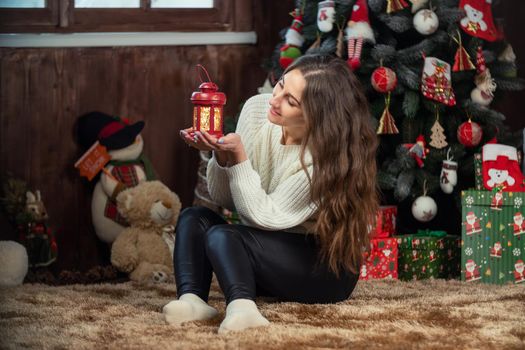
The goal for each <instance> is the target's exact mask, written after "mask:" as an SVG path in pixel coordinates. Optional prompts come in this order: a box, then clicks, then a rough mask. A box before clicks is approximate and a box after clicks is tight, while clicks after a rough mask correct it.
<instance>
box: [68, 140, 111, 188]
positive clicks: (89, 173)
mask: <svg viewBox="0 0 525 350" xmlns="http://www.w3.org/2000/svg"><path fill="white" fill-rule="evenodd" d="M110 160H111V156H110V155H109V154H108V152H107V150H106V147H104V146H102V145H101V144H100V143H99V142H98V141H97V142H95V143H94V144H93V146H91V147H90V148H89V149H88V150H87V152H86V153H84V154H83V155H82V157H80V159H79V160H77V162H76V163H75V168H77V169H78V170H79V172H80V176H85V177H87V178H88V180H89V181H91V180H92V179H93V178H94V177H95V176H96V175H97V174H98V173H99V171H100V170H102V169H103V168H104V166H105V165H106V164H107V163H108V162H109V161H110Z"/></svg>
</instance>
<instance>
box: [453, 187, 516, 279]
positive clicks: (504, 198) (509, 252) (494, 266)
mask: <svg viewBox="0 0 525 350" xmlns="http://www.w3.org/2000/svg"><path fill="white" fill-rule="evenodd" d="M524 201H525V193H523V192H503V191H498V190H494V191H479V190H468V191H463V192H462V193H461V205H462V220H463V222H462V229H461V231H462V247H461V279H462V280H463V281H467V282H473V281H481V282H485V283H494V284H504V283H524V282H525V271H524V260H525V244H524V243H525V221H524V220H523V204H524Z"/></svg>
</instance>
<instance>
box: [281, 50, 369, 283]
mask: <svg viewBox="0 0 525 350" xmlns="http://www.w3.org/2000/svg"><path fill="white" fill-rule="evenodd" d="M294 69H298V70H299V71H301V73H302V74H303V76H304V79H305V80H306V86H305V88H304V91H303V94H302V98H301V106H302V110H303V114H304V117H305V119H306V125H307V134H306V137H305V138H304V139H303V141H302V155H301V163H302V164H303V169H305V171H306V167H305V166H304V154H305V151H306V149H308V151H310V154H311V155H312V160H313V173H312V176H311V178H310V184H311V187H310V190H311V197H312V200H313V202H314V203H315V204H316V205H317V208H318V212H317V216H318V217H317V224H316V231H317V233H318V239H319V244H320V258H321V260H322V261H325V262H326V263H327V265H328V266H329V268H330V270H332V271H333V272H334V273H335V274H337V275H339V273H340V272H341V271H345V270H346V271H351V272H353V273H358V272H359V269H360V267H361V264H362V263H363V251H364V250H365V249H368V245H369V235H368V232H369V230H370V227H371V225H373V224H374V221H375V215H376V211H377V208H378V191H377V185H376V171H377V170H376V150H377V147H378V139H377V136H376V133H375V131H374V129H373V127H372V125H371V117H370V112H369V109H368V102H367V100H366V97H365V95H364V93H363V89H362V87H361V84H360V82H359V80H358V79H357V78H356V76H355V75H354V74H353V73H352V71H351V70H350V68H349V67H348V65H347V64H346V62H345V61H343V60H342V59H339V58H335V57H331V56H326V55H305V56H302V57H300V58H299V59H297V60H295V61H294V62H293V63H292V64H291V65H290V66H289V67H288V68H287V69H286V71H285V72H284V73H285V74H286V73H287V72H289V71H291V70H294Z"/></svg>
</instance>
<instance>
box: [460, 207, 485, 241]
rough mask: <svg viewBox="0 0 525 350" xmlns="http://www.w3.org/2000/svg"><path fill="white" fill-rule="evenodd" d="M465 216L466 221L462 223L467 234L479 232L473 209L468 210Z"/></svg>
mask: <svg viewBox="0 0 525 350" xmlns="http://www.w3.org/2000/svg"><path fill="white" fill-rule="evenodd" d="M465 218H466V220H467V222H464V223H463V224H464V225H465V230H466V234H467V236H470V235H472V234H474V233H476V232H481V230H482V229H481V225H480V223H479V219H478V217H477V216H476V214H474V212H473V211H470V212H468V213H467V216H466V217H465Z"/></svg>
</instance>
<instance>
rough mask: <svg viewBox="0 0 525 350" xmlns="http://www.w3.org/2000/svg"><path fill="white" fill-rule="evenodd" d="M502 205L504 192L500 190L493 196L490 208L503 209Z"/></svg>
mask: <svg viewBox="0 0 525 350" xmlns="http://www.w3.org/2000/svg"><path fill="white" fill-rule="evenodd" d="M502 205H503V192H502V191H498V192H496V193H495V194H494V197H492V201H491V202H490V209H494V210H501V206H502Z"/></svg>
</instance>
